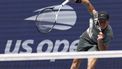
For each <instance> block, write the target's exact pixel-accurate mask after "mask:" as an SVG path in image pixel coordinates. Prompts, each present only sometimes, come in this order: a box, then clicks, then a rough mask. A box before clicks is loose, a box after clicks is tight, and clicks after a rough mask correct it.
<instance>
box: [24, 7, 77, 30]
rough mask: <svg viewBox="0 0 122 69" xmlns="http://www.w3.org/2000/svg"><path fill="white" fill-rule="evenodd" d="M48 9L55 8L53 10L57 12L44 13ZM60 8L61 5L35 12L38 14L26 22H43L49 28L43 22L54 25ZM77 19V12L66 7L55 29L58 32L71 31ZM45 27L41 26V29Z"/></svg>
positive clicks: (62, 10) (61, 12)
mask: <svg viewBox="0 0 122 69" xmlns="http://www.w3.org/2000/svg"><path fill="white" fill-rule="evenodd" d="M47 8H53V10H55V11H48V12H47V11H46V12H43V11H44V10H45V9H47ZM58 8H59V5H55V6H49V7H45V8H41V9H38V10H35V11H34V12H36V13H38V14H37V15H34V16H31V17H28V18H26V19H25V20H31V21H35V20H36V21H38V22H41V23H42V24H43V26H47V25H44V24H46V23H43V22H48V23H50V24H49V25H52V23H54V22H55V18H56V14H57V11H58ZM76 19H77V16H76V12H75V11H74V9H73V8H72V7H71V6H69V5H64V6H63V7H62V8H61V10H60V12H59V14H58V18H57V21H56V23H55V26H54V27H53V29H56V30H68V29H71V28H72V27H73V26H74V25H75V23H76ZM49 25H48V27H52V26H49ZM43 26H40V27H43Z"/></svg>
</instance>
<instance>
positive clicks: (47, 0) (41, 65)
mask: <svg viewBox="0 0 122 69" xmlns="http://www.w3.org/2000/svg"><path fill="white" fill-rule="evenodd" d="M62 2H63V0H1V1H0V5H1V6H0V53H5V54H6V53H33V52H36V53H38V52H62V51H63V52H67V51H69V52H70V51H74V49H76V46H77V43H78V39H79V36H80V35H81V34H82V32H83V31H84V30H85V29H87V27H88V22H89V18H90V15H89V13H88V11H87V9H86V8H85V6H83V5H82V4H73V3H70V4H69V5H70V6H71V7H73V8H74V10H75V12H76V14H77V21H76V23H75V25H74V26H73V27H72V28H71V29H69V30H65V31H59V30H53V31H52V32H50V33H49V34H42V33H40V32H39V31H38V30H37V28H36V26H35V23H34V21H27V20H25V18H28V17H30V16H33V15H35V13H34V12H33V11H35V10H37V9H41V8H44V7H47V6H53V5H58V4H60V3H62ZM92 3H93V4H94V6H95V8H96V9H97V10H98V11H101V10H106V11H108V13H109V14H110V24H111V26H112V28H113V31H114V39H113V40H112V42H111V43H110V46H109V50H121V49H122V46H121V45H122V39H121V38H122V30H121V29H122V24H121V22H122V21H121V18H122V14H121V12H122V9H121V7H122V4H121V3H122V0H117V1H116V0H92ZM60 42H63V43H61V44H59V45H58V47H57V44H58V43H60ZM71 62H72V60H56V61H55V62H51V61H21V62H20V61H16V62H15V61H12V62H0V69H35V68H36V69H69V68H70V65H71ZM96 67H97V68H98V69H122V58H116V59H115V58H114V59H112V58H111V59H100V60H99V61H98V64H97V66H96ZM81 68H82V69H86V59H85V60H83V62H82V64H81Z"/></svg>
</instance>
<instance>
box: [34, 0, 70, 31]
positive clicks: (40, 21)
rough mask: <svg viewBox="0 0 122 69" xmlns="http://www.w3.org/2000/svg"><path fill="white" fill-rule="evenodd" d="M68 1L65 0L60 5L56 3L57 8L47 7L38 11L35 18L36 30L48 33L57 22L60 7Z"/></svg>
mask: <svg viewBox="0 0 122 69" xmlns="http://www.w3.org/2000/svg"><path fill="white" fill-rule="evenodd" d="M68 2H69V0H65V1H64V2H63V3H62V4H61V5H58V6H59V7H58V9H57V10H56V9H54V8H55V7H49V8H45V9H43V10H42V11H40V12H39V13H38V14H37V16H36V20H35V21H36V26H37V28H38V30H39V31H40V32H42V33H49V32H50V31H51V30H52V29H53V27H54V26H55V24H56V22H57V19H58V15H59V12H60V10H61V8H62V7H63V6H64V5H66V4H67V3H68Z"/></svg>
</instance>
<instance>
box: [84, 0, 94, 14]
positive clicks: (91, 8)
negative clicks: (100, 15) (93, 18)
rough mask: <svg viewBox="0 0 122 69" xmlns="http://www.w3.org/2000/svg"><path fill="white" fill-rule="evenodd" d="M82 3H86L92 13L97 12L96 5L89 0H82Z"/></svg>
mask: <svg viewBox="0 0 122 69" xmlns="http://www.w3.org/2000/svg"><path fill="white" fill-rule="evenodd" d="M82 4H84V5H85V6H86V7H87V9H88V11H89V13H90V14H95V13H96V10H95V7H94V6H93V4H92V3H91V2H90V1H89V0H82Z"/></svg>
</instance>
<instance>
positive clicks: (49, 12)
mask: <svg viewBox="0 0 122 69" xmlns="http://www.w3.org/2000/svg"><path fill="white" fill-rule="evenodd" d="M35 22H36V26H37V29H38V30H39V31H40V32H41V33H48V32H50V31H51V30H52V28H53V27H54V24H55V22H56V21H55V11H54V10H53V8H45V9H43V10H42V11H40V12H38V14H37V16H36V20H35Z"/></svg>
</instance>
